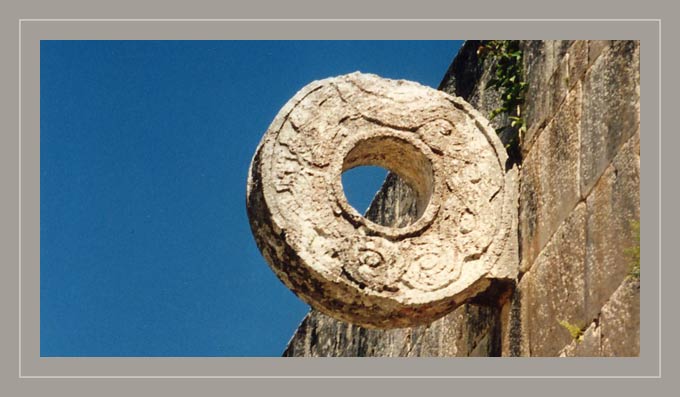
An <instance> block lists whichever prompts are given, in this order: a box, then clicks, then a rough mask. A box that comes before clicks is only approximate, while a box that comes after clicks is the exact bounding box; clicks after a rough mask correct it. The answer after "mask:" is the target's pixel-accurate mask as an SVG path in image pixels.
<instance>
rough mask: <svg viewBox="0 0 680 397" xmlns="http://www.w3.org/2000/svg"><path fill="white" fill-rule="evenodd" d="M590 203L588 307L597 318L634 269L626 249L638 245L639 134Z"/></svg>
mask: <svg viewBox="0 0 680 397" xmlns="http://www.w3.org/2000/svg"><path fill="white" fill-rule="evenodd" d="M586 203H587V208H588V215H587V226H586V235H587V238H586V241H587V245H586V284H587V286H588V289H587V294H586V308H587V314H588V318H590V319H594V318H596V317H597V315H598V313H599V312H600V308H601V307H602V305H604V304H605V302H607V300H609V297H610V296H611V295H612V294H613V293H614V291H616V289H617V288H618V286H619V285H620V284H621V282H622V281H623V280H624V279H625V278H626V276H627V274H628V272H629V271H630V264H631V258H630V257H629V256H628V255H626V253H625V250H626V248H629V247H631V246H633V245H635V244H637V243H636V240H635V236H634V234H633V231H632V229H631V225H630V222H631V221H638V220H639V219H640V136H639V134H636V135H634V136H633V137H632V138H631V139H630V140H629V142H627V143H626V144H625V145H624V146H623V147H622V148H621V151H620V152H619V154H618V155H617V156H616V157H615V158H614V161H613V162H612V164H611V165H610V166H609V167H608V168H607V170H606V171H605V173H604V174H603V175H602V177H601V178H600V179H599V181H598V183H597V184H596V185H595V187H594V188H593V190H592V191H591V193H590V195H589V196H588V199H587V201H586Z"/></svg>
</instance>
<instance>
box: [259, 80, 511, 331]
mask: <svg viewBox="0 0 680 397" xmlns="http://www.w3.org/2000/svg"><path fill="white" fill-rule="evenodd" d="M506 159H507V155H506V152H505V149H504V147H503V145H502V143H501V142H500V140H499V139H498V137H497V136H496V133H495V131H494V129H493V128H491V126H490V125H489V123H488V121H486V120H485V119H484V118H483V117H482V116H481V115H480V114H479V113H478V112H477V111H475V110H474V109H473V108H472V107H471V106H470V105H468V104H467V103H466V102H464V101H463V100H462V99H460V98H456V97H452V96H450V95H448V94H446V93H443V92H440V91H437V90H434V89H431V88H428V87H424V86H422V85H419V84H417V83H413V82H408V81H403V80H388V79H383V78H380V77H378V76H375V75H368V74H361V73H352V74H349V75H345V76H339V77H335V78H330V79H326V80H321V81H315V82H312V83H311V84H309V85H307V86H306V87H304V88H303V89H302V90H300V91H299V92H298V93H297V94H296V95H295V96H294V97H293V98H292V99H291V100H289V101H288V103H287V104H286V105H285V106H284V107H283V108H282V109H281V110H280V112H279V113H278V115H277V116H276V118H275V119H274V121H273V122H272V124H271V125H270V127H269V129H268V130H267V132H266V133H265V135H264V137H263V138H262V141H261V142H260V145H259V146H258V148H257V150H256V153H255V156H254V157H253V160H252V163H251V166H250V170H249V174H248V186H247V193H246V195H247V199H246V201H247V202H246V204H247V210H248V216H249V219H250V224H251V228H252V231H253V234H254V236H255V241H256V243H257V245H258V247H259V248H260V250H261V251H262V253H263V256H264V257H265V259H266V260H267V262H268V263H269V265H270V266H271V268H272V269H273V270H274V272H275V273H276V274H277V276H278V277H279V278H280V279H281V281H282V282H283V283H284V284H285V285H286V286H287V287H288V288H290V289H291V290H293V292H295V293H296V294H297V295H298V296H299V297H300V298H301V299H302V300H304V301H305V302H307V303H308V304H310V305H311V306H312V307H314V308H315V309H318V310H320V311H321V312H324V313H326V314H329V315H331V316H333V317H335V318H338V319H341V320H345V321H349V322H352V323H355V324H359V325H362V326H365V327H371V328H393V327H407V326H413V325H418V324H425V323H429V322H431V321H433V320H435V319H437V318H439V317H441V316H443V315H445V314H447V313H448V312H450V311H452V310H453V309H455V308H456V307H457V306H459V305H460V304H462V303H465V302H466V301H468V300H470V299H471V298H473V297H474V296H476V295H478V294H479V293H481V292H483V291H485V290H486V289H488V288H489V286H490V285H491V283H492V281H493V280H495V279H498V278H512V277H514V276H515V274H514V273H513V269H507V268H504V267H503V263H504V261H503V260H502V258H503V256H504V255H507V251H508V249H509V246H508V244H507V242H508V240H509V239H510V236H511V235H512V233H511V231H512V227H513V219H514V218H513V213H514V216H516V210H515V211H514V212H513V210H512V207H513V200H516V198H515V196H514V189H515V186H514V185H513V183H514V180H512V179H509V178H508V174H507V173H506V170H505V168H506V167H505V162H506ZM363 165H375V166H381V167H383V168H386V169H388V170H390V171H391V172H392V173H394V174H397V175H398V176H399V178H400V179H401V180H402V181H403V182H404V183H405V184H406V185H408V186H409V187H410V190H409V191H410V194H411V195H412V199H413V208H412V209H411V215H412V218H413V219H412V222H411V223H410V224H407V225H397V224H389V223H388V224H380V223H378V222H375V221H371V220H369V219H367V218H366V217H364V216H362V215H361V214H359V213H358V212H357V211H356V210H355V209H354V208H353V207H352V206H351V205H349V203H348V202H347V199H346V197H345V195H344V191H343V187H342V180H341V175H342V173H343V172H345V171H347V170H349V169H352V168H354V167H358V166H363ZM515 208H516V207H515ZM510 262H511V261H510Z"/></svg>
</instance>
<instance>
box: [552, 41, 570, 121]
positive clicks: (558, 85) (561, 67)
mask: <svg viewBox="0 0 680 397" xmlns="http://www.w3.org/2000/svg"><path fill="white" fill-rule="evenodd" d="M568 90H569V55H568V54H565V56H564V57H563V58H561V59H560V61H559V63H558V64H557V67H556V68H555V71H554V72H553V74H552V76H551V77H550V81H549V82H548V96H549V97H550V110H551V111H552V113H553V115H554V114H555V113H558V112H559V111H560V107H561V106H562V102H563V101H564V98H565V97H566V96H567V91H568Z"/></svg>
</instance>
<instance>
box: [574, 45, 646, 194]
mask: <svg viewBox="0 0 680 397" xmlns="http://www.w3.org/2000/svg"><path fill="white" fill-rule="evenodd" d="M583 98H584V101H585V103H584V105H583V118H582V120H581V124H582V126H581V130H582V139H581V178H582V179H581V188H582V191H583V192H584V194H585V193H587V192H588V191H589V190H590V189H591V188H592V186H593V185H595V183H596V182H597V179H598V178H599V177H600V175H601V174H602V172H604V170H605V169H606V168H607V166H608V164H609V163H610V162H611V160H612V159H613V158H614V156H615V155H616V153H618V151H619V148H620V147H621V145H623V143H625V142H626V141H628V139H630V137H631V136H633V135H634V134H635V133H636V132H637V131H638V128H639V125H640V47H639V42H637V41H614V42H613V43H612V44H611V46H609V47H607V48H606V49H604V50H602V52H601V54H600V56H599V58H597V59H596V60H595V61H594V62H593V65H592V66H591V67H590V69H589V70H588V72H587V73H586V77H585V79H584V87H583Z"/></svg>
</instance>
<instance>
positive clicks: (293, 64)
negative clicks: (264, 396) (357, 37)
mask: <svg viewBox="0 0 680 397" xmlns="http://www.w3.org/2000/svg"><path fill="white" fill-rule="evenodd" d="M461 44H462V42H460V41H428V42H424V41H290V42H289V41H42V42H41V46H40V95H41V96H40V139H41V142H40V352H41V356H280V355H281V353H282V352H283V350H284V348H285V346H286V343H287V342H288V340H289V339H290V337H291V336H292V334H293V332H294V331H295V329H296V327H297V325H298V324H299V323H300V321H301V320H302V318H303V317H304V315H305V314H306V312H307V311H308V309H309V308H308V306H307V305H306V304H305V303H303V302H302V301H300V300H299V299H298V298H297V297H295V295H294V294H293V293H292V292H290V291H289V290H288V289H287V288H286V287H285V286H284V285H283V284H282V283H281V282H280V281H279V280H278V279H277V278H276V276H275V275H274V274H273V272H272V271H271V270H270V269H269V267H268V266H267V264H266V263H265V261H264V259H263V258H262V256H261V255H260V252H259V250H258V249H257V247H256V245H255V242H254V240H253V237H252V234H251V232H250V226H249V223H248V218H247V215H246V210H245V184H246V177H247V171H248V166H249V164H250V160H251V157H252V155H253V153H254V151H255V147H256V146H257V144H258V142H259V140H260V138H261V137H262V135H263V133H264V131H265V130H266V129H267V127H268V126H269V123H270V122H271V121H272V120H273V118H274V116H275V115H276V113H277V112H278V111H279V109H280V108H281V107H282V106H283V105H284V104H285V103H286V101H287V100H288V99H290V98H291V97H292V96H293V95H294V94H295V93H296V92H297V91H298V90H299V89H300V88H302V87H303V86H305V85H306V84H307V83H309V82H311V81H312V80H316V79H320V78H326V77H331V76H336V75H340V74H345V73H350V72H353V71H356V70H359V71H362V72H370V73H376V74H379V75H381V76H383V77H389V78H403V79H409V80H414V81H418V82H420V83H422V84H425V85H429V86H432V87H435V88H436V87H437V85H438V84H439V82H440V80H441V78H442V77H443V75H444V73H445V72H446V69H447V67H448V66H449V64H450V63H451V61H452V59H453V57H454V56H455V54H456V52H457V51H458V49H459V47H460V45H461ZM363 168H366V167H362V169H361V170H359V169H358V170H356V171H354V170H353V171H348V172H347V173H346V174H345V175H343V183H344V185H345V191H346V195H347V196H348V199H349V200H350V202H351V203H352V204H354V205H355V207H357V209H359V210H360V211H363V210H364V209H365V208H366V206H367V205H368V203H369V202H370V199H371V198H372V197H373V194H374V193H375V191H376V189H377V187H379V185H380V183H381V181H382V178H383V177H384V173H383V172H381V171H380V170H375V169H368V170H363Z"/></svg>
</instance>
